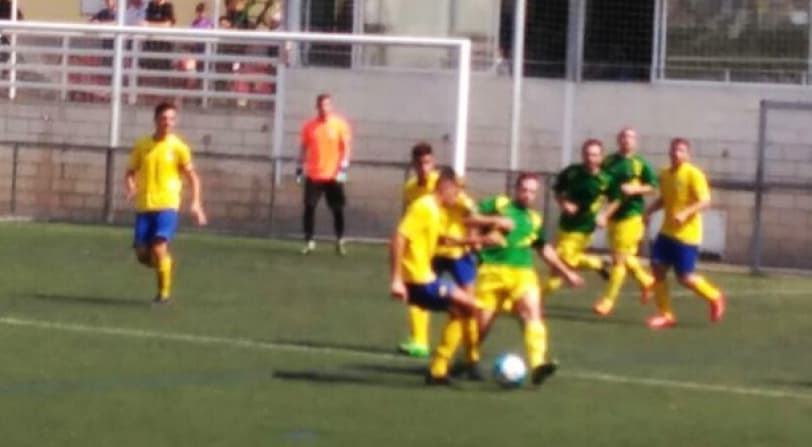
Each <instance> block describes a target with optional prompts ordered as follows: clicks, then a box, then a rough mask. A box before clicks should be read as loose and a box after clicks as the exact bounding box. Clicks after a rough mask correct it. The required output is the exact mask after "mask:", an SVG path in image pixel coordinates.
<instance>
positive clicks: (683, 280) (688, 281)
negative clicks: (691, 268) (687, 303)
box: [677, 273, 697, 288]
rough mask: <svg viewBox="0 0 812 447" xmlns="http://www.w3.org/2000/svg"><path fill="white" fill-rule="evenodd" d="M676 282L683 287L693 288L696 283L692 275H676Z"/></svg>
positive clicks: (694, 276)
mask: <svg viewBox="0 0 812 447" xmlns="http://www.w3.org/2000/svg"><path fill="white" fill-rule="evenodd" d="M677 281H679V283H680V284H682V285H683V286H685V287H689V288H690V287H694V285H695V284H696V282H697V277H696V275H695V274H693V273H685V274H678V275H677Z"/></svg>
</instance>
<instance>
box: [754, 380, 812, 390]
mask: <svg viewBox="0 0 812 447" xmlns="http://www.w3.org/2000/svg"><path fill="white" fill-rule="evenodd" d="M765 382H766V383H769V384H770V385H780V386H788V387H796V388H812V380H789V379H767V380H765Z"/></svg>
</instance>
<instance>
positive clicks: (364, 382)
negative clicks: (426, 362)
mask: <svg viewBox="0 0 812 447" xmlns="http://www.w3.org/2000/svg"><path fill="white" fill-rule="evenodd" d="M272 377H273V378H274V379H279V380H289V381H296V382H307V383H311V384H316V385H361V386H370V387H382V388H400V389H416V388H424V387H425V385H423V381H422V380H421V381H419V382H417V381H404V380H391V378H389V379H387V378H383V377H375V376H374V375H364V374H360V373H345V372H337V371H318V370H302V371H287V370H276V371H274V372H273V375H272Z"/></svg>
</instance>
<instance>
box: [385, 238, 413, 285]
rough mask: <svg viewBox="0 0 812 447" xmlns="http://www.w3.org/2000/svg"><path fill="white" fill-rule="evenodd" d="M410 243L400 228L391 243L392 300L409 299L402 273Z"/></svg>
mask: <svg viewBox="0 0 812 447" xmlns="http://www.w3.org/2000/svg"><path fill="white" fill-rule="evenodd" d="M408 243H409V240H408V239H406V236H404V235H403V234H402V233H401V231H400V228H398V230H397V231H395V234H394V235H392V240H391V241H390V243H389V268H390V270H389V272H390V275H389V277H390V283H389V293H390V294H391V295H392V298H395V299H397V300H401V301H406V300H407V299H408V294H407V293H406V284H405V283H404V282H403V273H402V271H401V266H402V265H403V253H405V252H406V244H408Z"/></svg>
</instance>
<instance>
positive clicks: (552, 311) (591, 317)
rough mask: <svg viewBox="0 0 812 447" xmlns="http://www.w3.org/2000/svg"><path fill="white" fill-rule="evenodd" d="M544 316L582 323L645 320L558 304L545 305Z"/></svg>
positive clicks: (635, 323)
mask: <svg viewBox="0 0 812 447" xmlns="http://www.w3.org/2000/svg"><path fill="white" fill-rule="evenodd" d="M544 318H546V319H550V320H561V321H575V322H580V323H595V324H611V325H618V326H640V325H641V324H644V322H643V321H642V320H641V321H637V320H629V319H624V318H618V317H616V316H609V317H599V316H597V315H595V314H594V313H593V312H592V309H586V308H574V307H565V306H556V305H552V306H551V305H546V306H545V307H544Z"/></svg>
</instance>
